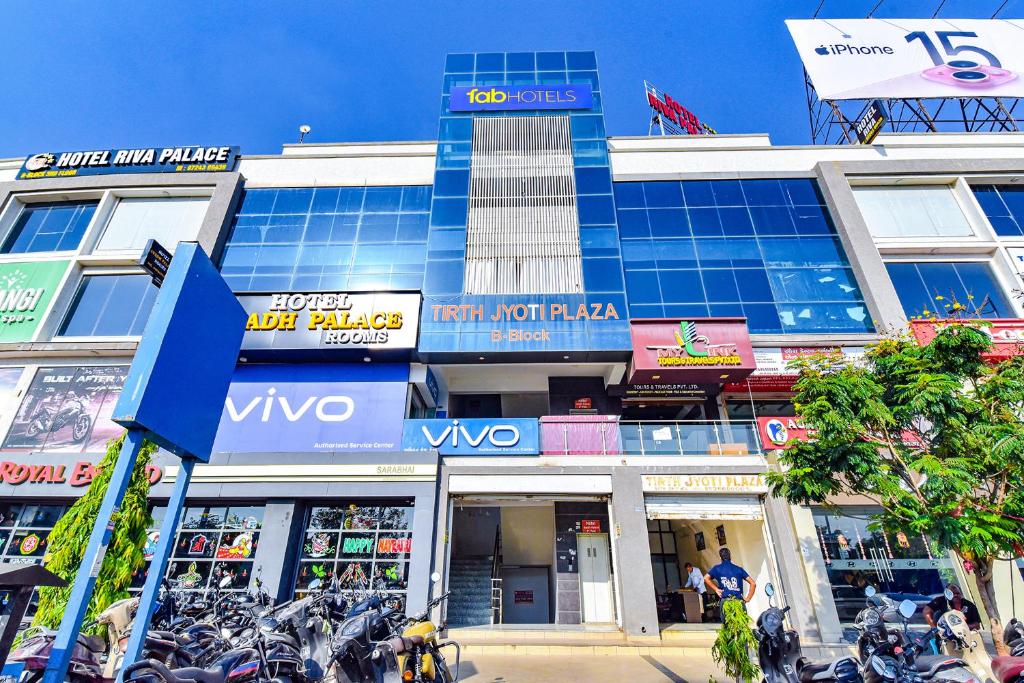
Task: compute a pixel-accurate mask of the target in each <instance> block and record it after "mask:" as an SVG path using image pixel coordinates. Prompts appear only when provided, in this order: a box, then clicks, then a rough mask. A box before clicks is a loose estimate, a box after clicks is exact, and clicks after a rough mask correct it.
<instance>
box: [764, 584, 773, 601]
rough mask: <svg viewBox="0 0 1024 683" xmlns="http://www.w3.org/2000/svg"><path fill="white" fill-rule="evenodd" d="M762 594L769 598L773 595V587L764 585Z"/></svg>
mask: <svg viewBox="0 0 1024 683" xmlns="http://www.w3.org/2000/svg"><path fill="white" fill-rule="evenodd" d="M764 594H765V595H767V596H768V597H769V598H770V597H772V596H773V595H775V586H773V585H772V584H770V583H766V584H765V586H764Z"/></svg>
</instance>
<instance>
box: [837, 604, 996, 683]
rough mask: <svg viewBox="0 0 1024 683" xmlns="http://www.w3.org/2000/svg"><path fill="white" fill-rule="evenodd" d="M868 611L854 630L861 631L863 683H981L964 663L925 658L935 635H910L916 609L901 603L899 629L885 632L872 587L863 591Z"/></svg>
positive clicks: (881, 610) (954, 659)
mask: <svg viewBox="0 0 1024 683" xmlns="http://www.w3.org/2000/svg"><path fill="white" fill-rule="evenodd" d="M865 594H866V595H867V596H868V601H869V604H868V608H867V609H865V610H864V611H863V612H861V614H860V615H858V622H857V623H856V624H855V626H856V627H857V628H858V630H860V631H861V634H860V637H859V638H858V639H857V649H858V652H859V653H861V658H862V659H861V671H862V673H863V675H864V681H865V683H892V682H895V683H920V682H922V681H936V682H937V681H958V682H959V683H981V680H980V679H978V678H977V677H976V676H975V675H974V673H973V672H972V671H971V669H970V668H969V667H968V666H967V663H966V662H965V661H964V660H962V659H960V658H958V657H951V656H949V655H945V654H937V655H927V654H924V652H925V650H926V649H928V643H929V642H930V641H931V640H932V638H933V637H934V636H935V635H936V634H937V633H938V629H937V628H933V629H931V630H929V631H928V632H926V633H924V634H921V635H913V634H911V632H910V618H911V617H913V616H914V613H915V612H916V611H917V605H916V604H915V603H914V602H913V601H911V600H904V601H903V602H901V603H900V604H899V606H898V613H899V615H900V618H901V620H902V622H903V625H902V628H888V627H887V626H886V623H885V620H884V616H885V614H886V609H887V608H886V606H885V605H884V603H882V602H881V601H879V600H874V599H873V598H875V597H876V593H875V590H874V588H873V587H871V586H868V588H867V589H866V590H865Z"/></svg>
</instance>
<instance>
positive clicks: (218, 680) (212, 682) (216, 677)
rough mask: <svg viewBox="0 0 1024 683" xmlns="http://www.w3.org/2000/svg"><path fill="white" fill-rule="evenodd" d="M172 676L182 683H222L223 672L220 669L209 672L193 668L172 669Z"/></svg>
mask: <svg viewBox="0 0 1024 683" xmlns="http://www.w3.org/2000/svg"><path fill="white" fill-rule="evenodd" d="M171 673H172V675H173V676H174V677H175V678H176V679H177V680H178V681H181V682H182V683H185V682H187V681H196V683H224V672H223V671H222V670H221V669H216V670H213V671H210V670H208V669H200V668H197V667H194V666H186V667H184V668H181V669H174V670H173V671H172V672H171Z"/></svg>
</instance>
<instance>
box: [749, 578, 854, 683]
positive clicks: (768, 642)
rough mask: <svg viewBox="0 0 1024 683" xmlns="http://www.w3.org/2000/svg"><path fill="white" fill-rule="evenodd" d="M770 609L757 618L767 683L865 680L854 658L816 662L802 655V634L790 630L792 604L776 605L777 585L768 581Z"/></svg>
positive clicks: (759, 647) (758, 641) (758, 656)
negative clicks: (787, 623) (788, 615)
mask: <svg viewBox="0 0 1024 683" xmlns="http://www.w3.org/2000/svg"><path fill="white" fill-rule="evenodd" d="M764 592H765V594H766V595H767V596H768V605H769V606H768V609H766V610H765V611H764V612H762V613H761V615H760V616H759V617H758V618H757V630H756V631H754V635H755V637H756V638H757V660H758V663H759V664H760V665H761V671H762V672H763V674H764V678H763V681H764V683H810V682H811V681H841V682H842V683H861V681H863V678H862V677H861V675H860V669H859V666H858V662H857V660H856V659H854V658H853V657H849V656H847V657H838V658H836V659H835V660H833V661H831V662H823V663H814V662H811V661H810V660H808V659H807V658H806V657H804V656H803V655H802V652H801V650H800V636H799V635H797V633H796V631H793V630H786V629H785V625H784V619H785V615H786V613H787V612H789V609H790V608H789V606H786V607H784V608H782V609H780V608H778V607H776V606H775V603H774V600H773V598H774V597H775V586H773V585H772V584H770V583H769V584H767V585H766V586H765V587H764Z"/></svg>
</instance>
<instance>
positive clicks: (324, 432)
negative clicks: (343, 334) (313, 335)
mask: <svg viewBox="0 0 1024 683" xmlns="http://www.w3.org/2000/svg"><path fill="white" fill-rule="evenodd" d="M408 382H409V366H408V365H404V364H397V363H373V364H369V365H364V364H341V363H334V364H316V363H310V364H296V365H243V366H240V367H239V368H238V369H237V370H236V371H235V376H234V378H233V379H232V380H231V387H230V388H229V389H228V396H227V399H226V401H225V405H224V412H223V413H222V414H221V419H220V426H219V428H218V430H217V440H216V441H215V442H214V446H213V450H214V451H215V452H232V453H296V452H302V453H306V452H316V451H326V452H357V451H389V452H394V451H398V450H399V445H400V444H401V441H402V419H403V418H404V417H405V399H406V391H407V389H408Z"/></svg>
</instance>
